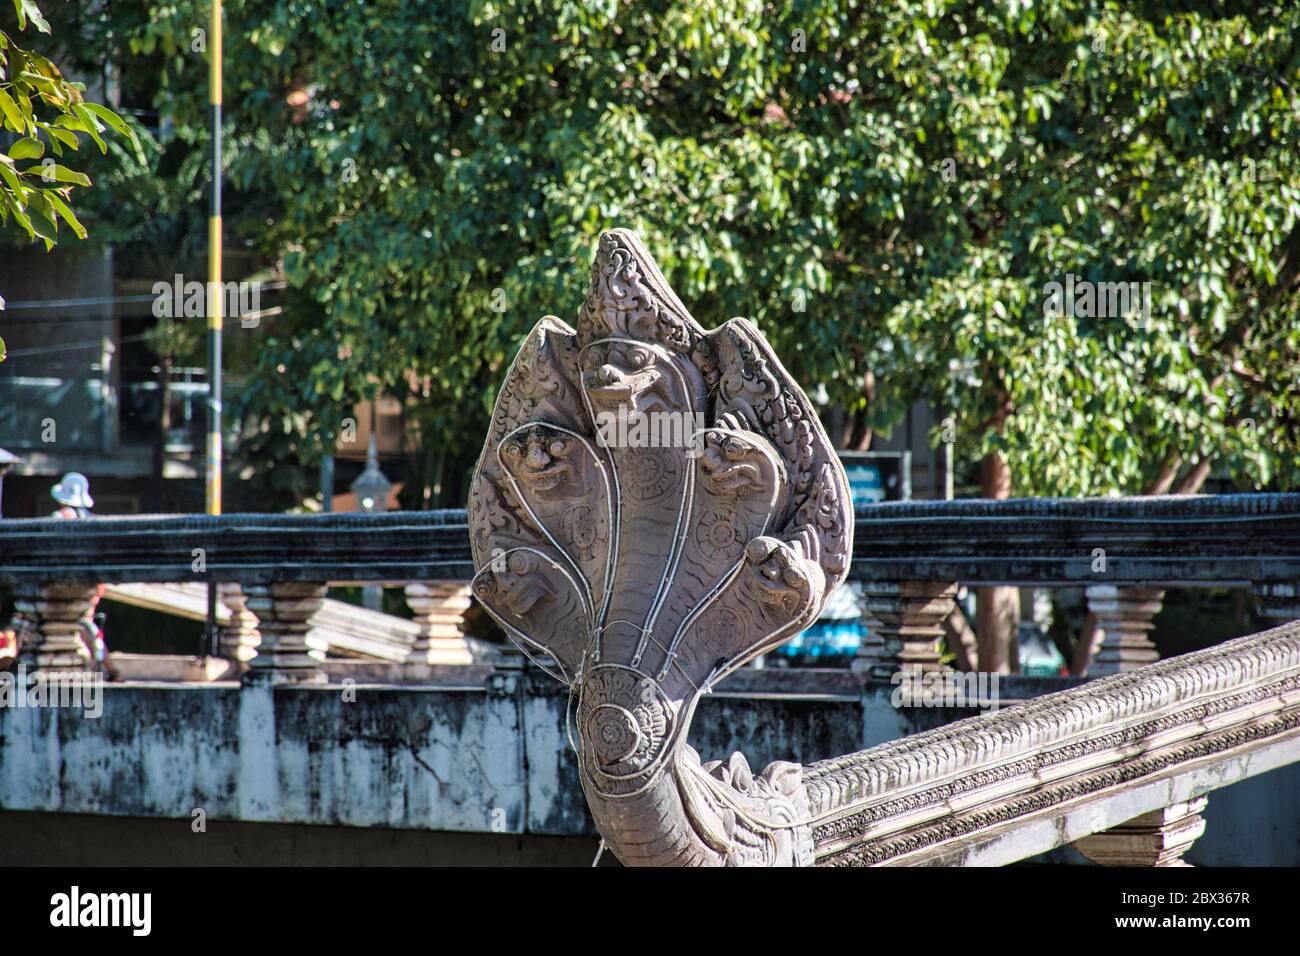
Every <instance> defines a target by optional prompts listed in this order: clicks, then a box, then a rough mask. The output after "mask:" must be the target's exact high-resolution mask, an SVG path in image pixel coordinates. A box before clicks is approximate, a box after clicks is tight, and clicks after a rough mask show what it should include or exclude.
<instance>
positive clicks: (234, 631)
mask: <svg viewBox="0 0 1300 956" xmlns="http://www.w3.org/2000/svg"><path fill="white" fill-rule="evenodd" d="M217 587H218V590H217V593H218V595H219V596H220V598H221V603H222V604H224V605H225V606H226V608H227V609H228V610H229V611H230V619H229V620H228V621H227V622H226V623H225V624H223V625H222V626H221V629H220V630H219V631H218V633H217V646H218V650H219V652H220V654H221V656H222V657H224V658H226V659H227V660H231V661H234V662H235V663H236V664H246V663H248V662H249V661H251V660H252V659H253V658H254V657H255V656H257V645H258V644H260V643H261V640H262V635H261V634H259V633H258V630H257V615H256V614H254V613H253V612H252V611H250V610H249V609H248V598H247V596H246V595H245V594H244V589H243V588H242V587H240V586H239V585H238V584H235V583H233V582H229V583H225V584H220V585H218V586H217Z"/></svg>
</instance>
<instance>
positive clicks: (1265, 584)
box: [1254, 581, 1300, 624]
mask: <svg viewBox="0 0 1300 956" xmlns="http://www.w3.org/2000/svg"><path fill="white" fill-rule="evenodd" d="M1254 591H1255V601H1256V608H1257V610H1258V611H1259V615H1260V617H1265V618H1268V619H1269V621H1270V623H1272V624H1285V623H1287V622H1288V621H1296V620H1300V586H1298V585H1296V584H1294V583H1292V582H1290V581H1261V582H1256V584H1255V587H1254Z"/></svg>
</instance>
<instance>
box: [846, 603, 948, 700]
mask: <svg viewBox="0 0 1300 956" xmlns="http://www.w3.org/2000/svg"><path fill="white" fill-rule="evenodd" d="M862 590H863V597H864V600H865V604H866V615H865V616H866V617H867V618H868V619H869V621H870V622H871V623H870V624H869V625H868V626H869V629H870V632H871V636H870V637H868V639H867V640H866V641H864V642H863V645H862V647H861V648H860V649H859V652H858V660H855V661H854V670H855V671H858V672H859V673H861V672H866V673H869V674H872V676H876V677H888V676H890V675H892V674H893V673H894V672H896V671H900V670H910V671H921V672H924V671H942V670H947V669H948V668H947V667H946V666H945V665H943V664H941V663H939V638H940V637H942V636H943V633H944V630H943V622H944V619H945V618H947V617H948V615H950V614H951V613H952V610H953V607H954V602H955V599H956V597H957V585H956V584H955V583H951V582H942V581H941V582H937V583H936V582H931V581H905V582H903V583H901V584H900V583H891V582H868V583H866V584H864V585H863V589H862Z"/></svg>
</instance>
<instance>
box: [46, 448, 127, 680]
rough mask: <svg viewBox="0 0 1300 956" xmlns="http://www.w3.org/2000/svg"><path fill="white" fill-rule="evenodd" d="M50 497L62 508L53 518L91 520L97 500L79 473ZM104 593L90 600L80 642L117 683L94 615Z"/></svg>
mask: <svg viewBox="0 0 1300 956" xmlns="http://www.w3.org/2000/svg"><path fill="white" fill-rule="evenodd" d="M50 497H52V498H53V499H54V500H55V501H56V502H58V504H59V507H58V509H57V510H56V511H53V512H51V513H50V517H51V518H89V517H92V515H91V513H90V509H91V508H93V507H94V506H95V500H94V499H93V498H91V497H90V482H89V481H87V480H86V476H85V475H83V474H82V473H81V472H79V471H70V472H68V473H67V474H66V475H64V476H63V478H62V479H60V481H59V483H58V484H57V485H55V486H54V487H53V488H51V489H50ZM104 591H105V586H104V585H102V584H101V585H99V586H98V587H96V588H95V596H94V597H93V598H92V599H91V601H90V606H89V607H88V608H86V613H85V614H84V615H82V618H81V626H82V629H83V631H84V632H85V633H84V634H82V635H81V639H82V643H84V644H85V645H86V651H87V652H88V653H89V654H90V657H91V659H92V660H93V661H94V662H95V665H96V666H97V667H98V668H99V669H100V670H102V671H104V673H106V674H107V675H108V679H109V680H116V679H117V676H118V675H117V669H116V668H115V667H113V664H112V661H111V660H110V659H109V656H108V644H107V642H105V640H104V629H103V627H101V626H100V622H101V621H102V620H103V618H102V616H100V615H97V614H96V613H95V612H96V611H97V609H98V608H99V600H100V598H102V597H103V596H104Z"/></svg>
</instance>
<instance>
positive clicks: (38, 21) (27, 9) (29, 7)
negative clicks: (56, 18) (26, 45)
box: [14, 0, 50, 33]
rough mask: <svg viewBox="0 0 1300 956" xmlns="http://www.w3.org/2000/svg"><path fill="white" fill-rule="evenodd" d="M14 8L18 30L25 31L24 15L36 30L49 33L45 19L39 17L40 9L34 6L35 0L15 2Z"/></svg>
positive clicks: (18, 0)
mask: <svg viewBox="0 0 1300 956" xmlns="http://www.w3.org/2000/svg"><path fill="white" fill-rule="evenodd" d="M14 6H15V7H16V8H17V9H18V29H20V30H26V29H27V22H26V19H25V18H24V16H23V15H24V14H26V15H27V17H30V18H31V21H32V23H33V24H34V25H35V27H36V29H38V30H40V31H41V32H42V33H49V32H50V25H49V23H47V22H46V20H45V17H43V16H41V8H40V7H38V6H37V5H36V0H15V3H14Z"/></svg>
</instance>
